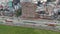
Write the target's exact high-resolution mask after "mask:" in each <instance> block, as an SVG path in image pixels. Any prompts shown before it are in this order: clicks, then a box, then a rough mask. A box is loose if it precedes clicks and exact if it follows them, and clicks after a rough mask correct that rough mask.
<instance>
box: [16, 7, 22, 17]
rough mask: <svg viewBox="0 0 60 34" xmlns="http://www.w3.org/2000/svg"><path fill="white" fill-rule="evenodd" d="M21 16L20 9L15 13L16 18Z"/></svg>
mask: <svg viewBox="0 0 60 34" xmlns="http://www.w3.org/2000/svg"><path fill="white" fill-rule="evenodd" d="M21 14H22V9H21V8H20V9H18V10H17V11H16V17H19V16H21Z"/></svg>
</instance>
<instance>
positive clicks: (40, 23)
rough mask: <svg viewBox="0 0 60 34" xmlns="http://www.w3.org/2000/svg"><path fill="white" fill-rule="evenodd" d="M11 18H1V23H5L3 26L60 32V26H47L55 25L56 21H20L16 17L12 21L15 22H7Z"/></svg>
mask: <svg viewBox="0 0 60 34" xmlns="http://www.w3.org/2000/svg"><path fill="white" fill-rule="evenodd" d="M8 18H11V17H7V16H6V17H5V18H2V17H0V21H2V22H4V23H3V24H6V25H13V26H24V27H32V28H38V29H48V30H53V31H60V29H59V28H60V26H55V27H53V26H48V25H45V24H47V23H48V24H49V23H54V22H58V21H56V20H53V21H52V20H44V19H40V20H22V19H20V20H18V19H17V18H16V17H14V19H12V21H13V22H5V20H6V19H8ZM56 24H59V25H60V21H59V23H56Z"/></svg>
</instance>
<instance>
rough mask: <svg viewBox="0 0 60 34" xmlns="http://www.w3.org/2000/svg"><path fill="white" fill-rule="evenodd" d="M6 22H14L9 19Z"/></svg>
mask: <svg viewBox="0 0 60 34" xmlns="http://www.w3.org/2000/svg"><path fill="white" fill-rule="evenodd" d="M5 22H13V20H12V19H9V18H8V19H6V20H5Z"/></svg>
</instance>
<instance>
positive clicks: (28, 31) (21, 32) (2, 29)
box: [0, 25, 60, 34]
mask: <svg viewBox="0 0 60 34" xmlns="http://www.w3.org/2000/svg"><path fill="white" fill-rule="evenodd" d="M0 34H60V32H54V31H48V30H39V29H34V28H26V27H17V26H6V25H0Z"/></svg>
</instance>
